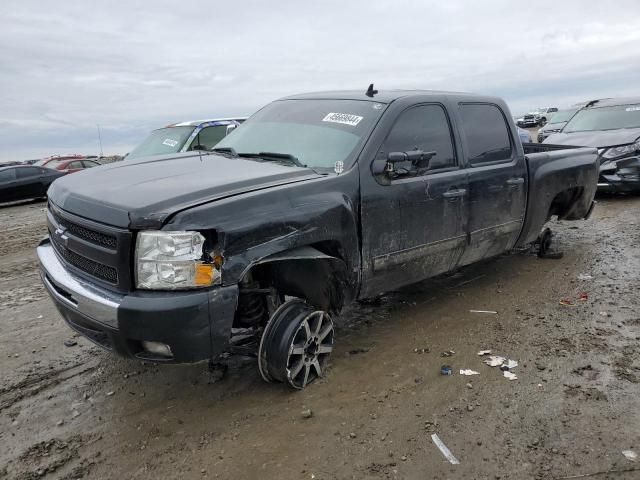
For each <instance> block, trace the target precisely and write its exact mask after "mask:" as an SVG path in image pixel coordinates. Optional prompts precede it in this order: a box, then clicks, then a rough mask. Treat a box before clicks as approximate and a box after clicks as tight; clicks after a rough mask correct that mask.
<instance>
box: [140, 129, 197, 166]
mask: <svg viewBox="0 0 640 480" xmlns="http://www.w3.org/2000/svg"><path fill="white" fill-rule="evenodd" d="M194 128H195V127H193V126H188V127H167V128H160V129H158V130H154V131H153V132H151V134H150V135H149V136H148V137H147V138H145V139H144V141H143V142H142V143H141V144H140V145H138V146H137V147H136V148H134V149H133V150H132V151H131V153H129V155H127V159H129V158H138V157H146V156H148V155H162V154H163V153H176V152H179V151H180V149H181V148H182V147H183V146H184V144H185V142H186V141H187V139H188V138H189V136H190V135H191V133H192V132H193V129H194Z"/></svg>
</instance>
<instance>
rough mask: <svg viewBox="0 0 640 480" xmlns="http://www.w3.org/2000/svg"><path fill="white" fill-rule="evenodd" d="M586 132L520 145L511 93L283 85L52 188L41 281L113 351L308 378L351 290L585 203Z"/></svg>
mask: <svg viewBox="0 0 640 480" xmlns="http://www.w3.org/2000/svg"><path fill="white" fill-rule="evenodd" d="M597 177H598V160H597V153H596V150H595V149H593V148H575V147H567V146H563V147H557V146H553V145H539V146H537V147H536V146H534V145H524V147H523V145H522V144H521V142H520V141H519V140H518V134H517V131H516V127H515V125H514V124H513V121H512V119H511V115H510V113H509V110H508V108H507V106H506V104H505V103H504V102H503V101H502V100H501V99H499V98H495V97H485V96H478V95H467V94H459V93H445V92H430V91H386V92H380V93H378V92H376V91H375V90H373V89H372V88H370V89H369V90H368V91H367V92H366V93H364V92H362V93H357V92H327V93H316V94H307V95H298V96H293V97H288V98H284V99H281V100H278V101H275V102H273V103H271V104H269V105H267V106H266V107H264V108H263V109H262V110H260V111H259V112H258V113H256V114H255V115H253V116H252V117H251V118H250V119H249V120H247V121H246V122H245V123H244V124H243V125H242V127H241V128H238V129H237V130H236V131H235V132H233V133H232V134H231V135H229V136H228V137H227V138H225V139H224V140H223V141H222V142H221V143H220V144H218V145H217V147H216V149H215V151H214V152H187V153H181V154H171V155H164V156H155V157H149V158H144V159H139V160H132V161H127V162H122V163H115V164H111V165H105V166H101V167H98V168H94V169H91V170H89V171H86V172H82V173H78V174H74V175H70V176H68V177H64V178H62V179H60V180H57V181H56V182H55V183H54V184H53V185H52V187H51V189H50V190H49V204H48V212H47V220H48V228H49V237H48V238H47V239H45V240H44V241H43V242H42V243H41V244H40V246H39V247H38V256H39V260H40V266H41V274H42V280H43V282H44V285H45V286H46V288H47V290H48V292H49V294H50V295H51V297H52V298H53V300H54V302H55V304H56V306H57V308H58V309H59V311H60V313H61V314H62V316H63V318H64V319H65V321H66V322H67V323H68V324H69V326H70V327H71V328H73V329H74V330H76V331H78V332H80V333H81V334H83V335H85V336H86V337H87V338H89V339H90V340H92V341H93V342H95V343H96V344H98V345H100V346H102V347H104V348H107V349H109V350H113V351H115V352H118V353H120V354H123V355H126V356H129V357H134V358H138V359H144V360H153V361H158V362H195V361H200V360H205V359H218V358H219V357H220V355H221V354H225V355H226V354H228V353H237V352H240V353H253V354H255V355H257V357H258V366H259V369H260V372H261V374H262V376H263V378H264V379H265V380H268V381H278V382H284V383H287V384H288V385H290V386H291V387H293V388H297V389H299V388H303V387H305V386H306V385H307V384H309V383H310V382H311V381H313V380H314V379H315V378H317V377H318V376H321V375H322V374H323V372H324V369H325V367H326V364H327V359H328V357H329V355H330V354H331V351H332V348H333V345H334V340H335V339H334V328H333V323H332V319H331V315H332V314H335V313H336V312H339V311H340V310H341V308H342V307H343V306H344V305H345V304H346V303H347V302H350V301H352V300H355V299H364V298H370V297H373V296H375V295H377V294H380V293H382V292H385V291H390V290H393V289H397V288H399V287H401V286H403V285H407V284H411V283H413V282H417V281H419V280H422V279H424V278H427V277H431V276H434V275H438V274H442V273H444V272H449V271H451V270H454V269H456V268H459V267H461V266H463V265H468V264H470V263H473V262H477V261H479V260H482V259H486V258H488V257H492V256H496V255H499V254H501V253H504V252H508V251H511V250H513V249H520V248H527V247H528V246H530V245H531V244H532V243H533V242H535V241H536V240H537V239H538V237H539V234H540V232H541V230H542V229H543V226H544V225H545V223H546V222H547V221H548V220H549V219H550V218H551V217H552V216H557V217H558V218H559V219H565V220H579V219H583V218H585V217H587V216H588V215H589V214H590V212H591V209H592V207H593V197H594V193H595V191H596V182H597Z"/></svg>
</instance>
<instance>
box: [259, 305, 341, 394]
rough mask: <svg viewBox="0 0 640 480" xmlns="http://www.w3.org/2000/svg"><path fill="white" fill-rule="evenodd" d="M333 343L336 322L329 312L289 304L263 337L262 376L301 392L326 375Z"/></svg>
mask: <svg viewBox="0 0 640 480" xmlns="http://www.w3.org/2000/svg"><path fill="white" fill-rule="evenodd" d="M333 341H334V329H333V322H332V320H331V317H330V316H329V315H328V314H327V313H326V312H324V311H323V310H314V309H313V308H311V307H310V306H309V305H308V304H307V303H306V302H304V301H303V300H300V299H293V300H289V301H287V302H285V303H283V304H282V305H280V307H278V309H277V310H276V311H275V312H274V313H273V315H272V316H271V319H270V320H269V323H268V324H267V326H266V327H265V329H264V332H263V334H262V339H261V341H260V348H259V350H258V367H259V369H260V374H261V375H262V378H263V379H264V380H265V381H267V382H282V383H286V384H287V385H289V386H290V387H291V388H293V389H296V390H301V389H303V388H305V387H306V386H307V385H309V384H310V383H312V382H313V381H314V380H316V379H317V378H320V377H322V376H323V375H324V371H325V368H326V366H327V362H328V359H329V356H330V355H331V352H332V350H333Z"/></svg>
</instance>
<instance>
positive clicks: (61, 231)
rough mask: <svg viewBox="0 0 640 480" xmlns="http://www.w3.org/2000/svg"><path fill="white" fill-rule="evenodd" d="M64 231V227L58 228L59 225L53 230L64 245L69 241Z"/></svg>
mask: <svg viewBox="0 0 640 480" xmlns="http://www.w3.org/2000/svg"><path fill="white" fill-rule="evenodd" d="M66 231H67V230H66V229H64V228H60V227H58V228H56V231H55V235H56V237H57V238H58V239H59V240H60V241H61V242H62V244H63V245H64V246H65V247H66V246H67V243H68V242H69V237H67V236H66V235H65V233H66Z"/></svg>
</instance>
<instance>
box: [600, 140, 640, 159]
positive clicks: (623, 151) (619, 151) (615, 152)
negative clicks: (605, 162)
mask: <svg viewBox="0 0 640 480" xmlns="http://www.w3.org/2000/svg"><path fill="white" fill-rule="evenodd" d="M638 151H640V140H636V142H635V143H630V144H629V145H620V146H619V147H611V148H609V149H607V150H606V151H605V152H604V153H603V154H602V157H603V158H607V159H611V158H618V157H623V156H629V155H632V154H634V153H636V152H638Z"/></svg>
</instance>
